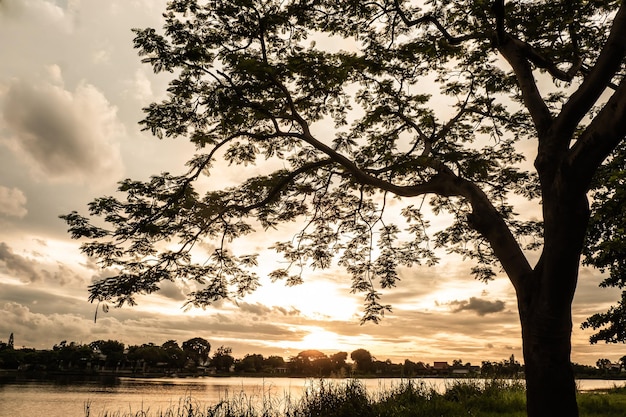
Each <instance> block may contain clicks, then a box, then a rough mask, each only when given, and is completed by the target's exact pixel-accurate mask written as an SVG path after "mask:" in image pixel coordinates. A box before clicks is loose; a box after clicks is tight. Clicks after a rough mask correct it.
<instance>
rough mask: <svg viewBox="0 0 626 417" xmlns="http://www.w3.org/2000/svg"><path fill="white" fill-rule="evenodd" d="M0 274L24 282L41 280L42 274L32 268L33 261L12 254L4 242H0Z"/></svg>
mask: <svg viewBox="0 0 626 417" xmlns="http://www.w3.org/2000/svg"><path fill="white" fill-rule="evenodd" d="M0 272H5V273H6V274H8V275H10V276H12V277H13V278H17V279H19V280H20V281H24V282H39V281H41V280H42V274H41V272H40V271H38V270H37V269H36V268H34V267H33V261H32V260H30V259H28V258H24V257H22V256H20V255H18V254H16V253H14V252H13V250H12V249H11V248H10V247H9V246H8V245H7V244H6V243H5V242H0Z"/></svg>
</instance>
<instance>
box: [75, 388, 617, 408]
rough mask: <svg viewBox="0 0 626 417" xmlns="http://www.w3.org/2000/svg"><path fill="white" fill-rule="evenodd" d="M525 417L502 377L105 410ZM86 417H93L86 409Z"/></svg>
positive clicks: (603, 403) (605, 396)
mask: <svg viewBox="0 0 626 417" xmlns="http://www.w3.org/2000/svg"><path fill="white" fill-rule="evenodd" d="M578 401H579V404H580V412H581V416H583V417H585V416H588V417H592V416H597V417H618V416H620V417H621V416H623V415H624V412H625V411H626V392H625V389H624V388H616V389H614V390H609V391H608V392H604V393H582V394H578ZM525 415H526V398H525V389H524V384H523V383H521V382H515V381H513V382H505V381H503V380H497V379H496V380H488V381H472V380H467V381H462V382H453V383H451V384H450V385H449V386H448V387H447V389H446V390H445V392H437V391H435V390H433V389H432V388H429V387H428V386H427V385H425V384H423V383H418V382H415V381H412V380H404V381H403V382H402V383H400V384H398V385H397V386H395V387H393V388H391V389H389V390H387V391H383V392H380V393H375V394H372V393H368V392H367V391H366V390H365V388H364V386H363V385H362V384H361V383H360V382H359V381H356V380H349V381H348V382H346V383H345V384H336V383H333V382H327V381H320V382H319V383H317V384H315V385H312V386H311V387H310V389H307V391H306V392H305V393H304V395H303V396H302V397H301V398H300V399H298V400H292V399H291V398H289V397H287V398H284V399H279V398H275V397H270V398H262V399H258V398H250V397H248V396H247V395H246V394H245V393H240V394H239V395H238V396H235V397H233V398H228V399H225V400H224V401H221V402H219V403H218V404H211V405H203V404H201V403H200V402H199V401H195V400H194V399H192V398H186V399H184V401H181V403H180V404H178V406H176V407H173V408H170V409H168V410H161V411H156V412H153V413H150V412H147V411H144V410H140V411H136V412H132V411H130V412H114V411H111V412H105V413H104V414H103V415H102V417H139V416H141V417H314V416H315V417H317V416H323V417H355V416H359V417H405V416H406V417H433V416H438V417H439V416H440V417H461V416H463V417H468V416H470V417H471V416H476V417H522V416H525ZM85 417H94V416H91V413H90V410H86V412H85Z"/></svg>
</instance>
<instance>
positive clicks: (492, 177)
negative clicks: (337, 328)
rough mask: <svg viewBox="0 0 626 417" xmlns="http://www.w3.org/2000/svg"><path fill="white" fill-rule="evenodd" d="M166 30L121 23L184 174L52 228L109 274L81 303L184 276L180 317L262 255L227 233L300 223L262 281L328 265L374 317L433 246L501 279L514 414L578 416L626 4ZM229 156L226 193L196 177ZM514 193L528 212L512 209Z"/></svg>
mask: <svg viewBox="0 0 626 417" xmlns="http://www.w3.org/2000/svg"><path fill="white" fill-rule="evenodd" d="M164 22H165V24H164V28H163V31H162V32H157V31H156V30H155V29H152V28H146V29H136V30H135V39H134V42H135V47H136V48H137V49H138V51H139V54H140V55H141V56H142V57H143V62H145V63H147V64H149V65H151V66H152V68H153V69H154V71H155V72H165V71H167V72H170V73H172V81H171V82H170V85H169V88H168V95H167V97H166V98H165V99H164V100H163V101H162V102H160V103H152V104H150V105H149V106H148V107H147V108H146V109H144V110H145V118H144V119H143V120H142V121H141V124H142V125H143V128H144V129H145V130H149V131H151V132H152V133H153V134H155V135H156V136H157V137H159V138H164V137H179V136H180V137H185V138H187V139H189V140H190V141H191V142H192V143H194V144H195V145H196V147H197V151H198V153H197V155H195V156H194V157H193V158H192V159H191V160H190V161H189V162H188V167H189V168H188V171H187V172H186V173H183V174H180V175H172V174H170V173H162V174H160V175H154V176H152V177H151V178H150V179H149V180H147V181H137V180H131V179H126V180H124V181H122V182H121V183H120V185H119V191H120V195H121V196H123V198H122V197H120V198H117V197H112V196H107V197H102V198H97V199H96V200H94V201H93V202H92V203H90V205H89V212H90V217H91V218H88V217H84V216H82V215H80V214H78V213H77V212H72V213H70V214H67V215H65V216H62V217H63V218H64V219H65V220H66V222H67V223H68V224H69V231H70V233H71V234H72V236H73V237H75V238H86V239H88V241H87V242H85V243H83V245H82V250H83V251H84V252H85V253H86V254H87V255H89V256H92V257H95V258H96V259H97V260H98V262H100V264H101V265H102V266H103V267H105V268H108V272H109V276H108V277H106V278H104V279H102V280H100V281H97V282H95V283H94V284H92V285H91V286H90V288H89V290H90V297H89V299H90V300H91V301H92V302H98V303H103V306H104V307H106V306H108V304H109V303H113V304H114V305H116V306H118V307H121V306H123V305H124V304H129V305H133V304H135V303H136V296H137V295H138V294H150V293H153V292H155V291H158V290H159V289H160V286H161V284H162V283H163V282H167V281H184V285H186V286H191V288H192V289H191V291H190V293H189V294H188V303H187V305H188V306H194V307H206V306H207V305H210V304H212V303H214V302H215V301H218V300H221V299H237V298H240V297H243V296H245V295H246V294H249V293H250V292H252V291H254V290H255V289H256V288H257V287H258V286H259V285H260V278H259V276H258V275H257V273H256V270H255V267H256V266H257V264H258V254H257V253H240V252H239V251H238V250H237V248H238V246H237V242H236V240H237V239H244V238H246V237H247V236H248V235H250V234H252V233H255V232H256V231H257V230H268V229H274V228H282V227H284V229H283V231H287V230H289V228H288V227H286V226H285V225H286V224H288V223H290V222H297V223H298V224H299V225H301V228H299V231H297V232H295V234H291V237H288V238H286V240H283V241H279V242H276V243H274V244H273V246H272V248H273V249H275V250H276V251H277V252H278V253H279V254H281V255H282V256H283V258H284V259H285V261H286V262H285V263H283V264H279V266H278V268H277V269H275V270H274V271H272V272H270V273H269V277H270V278H271V279H273V280H284V281H285V282H286V283H287V284H288V285H294V284H299V283H301V282H302V281H303V280H304V278H306V274H307V272H308V271H310V270H312V269H321V268H329V267H331V265H334V264H337V265H339V266H341V267H343V268H345V270H346V271H347V273H348V274H349V275H350V276H351V280H352V285H351V288H352V291H353V292H355V293H360V294H362V295H363V300H364V301H363V302H364V314H363V316H362V321H364V322H365V321H373V322H378V321H379V320H380V319H381V317H382V316H383V315H384V314H385V313H386V312H388V311H390V308H391V307H390V306H389V305H386V304H384V303H383V302H382V300H381V295H382V292H383V291H384V290H386V289H388V288H391V287H394V286H395V285H396V284H397V283H398V281H399V273H398V270H399V268H401V267H411V266H415V265H433V264H434V263H436V262H437V261H438V256H439V253H440V252H441V251H444V250H445V251H446V252H448V253H455V254H458V255H460V256H462V257H463V258H464V259H469V260H471V261H472V263H471V264H472V267H471V273H472V274H473V275H475V276H476V278H478V279H480V280H483V281H488V280H491V279H493V278H494V277H495V276H496V275H497V271H498V269H497V268H498V267H502V269H503V271H504V272H505V273H506V275H507V276H508V278H509V279H510V281H511V283H512V285H513V287H514V288H515V291H516V296H517V300H518V307H519V312H520V319H521V325H522V334H523V343H524V352H525V361H526V371H527V372H526V375H527V382H528V384H527V387H528V393H529V394H528V395H529V396H528V398H529V401H528V404H529V414H530V415H532V416H535V415H545V414H546V413H548V414H549V413H550V412H552V411H553V412H556V411H557V410H556V409H554V407H555V404H560V405H562V406H563V407H564V408H563V409H562V410H558V411H559V412H561V413H562V414H563V415H572V416H574V415H577V409H576V398H575V384H574V379H573V373H572V369H571V364H570V350H571V340H570V339H571V328H572V320H571V305H572V300H573V296H574V293H575V291H576V286H577V282H578V270H579V266H580V256H581V253H582V251H583V247H584V244H585V233H586V230H587V223H588V220H589V206H588V200H587V193H588V191H589V189H590V187H591V186H592V185H593V178H594V176H595V175H596V171H597V170H598V168H599V167H600V166H601V165H602V164H603V163H604V161H605V160H607V158H608V159H610V156H611V155H612V153H613V152H614V150H615V149H616V148H617V147H618V146H619V145H620V143H621V142H623V141H624V138H625V137H626V124H624V123H623V120H624V119H626V77H624V75H625V71H624V62H625V59H626V41H624V39H626V5H624V3H623V2H618V1H615V0H602V1H591V2H587V1H545V0H539V1H532V2H527V1H505V0H491V1H485V0H478V1H476V0H471V1H470V0H463V1H455V2H451V1H448V0H443V1H439V0H437V1H427V2H422V3H420V2H412V1H409V0H376V1H372V2H360V1H355V0H350V1H345V2H343V1H342V2H337V1H329V0H292V1H289V0H287V1H283V0H224V1H219V2H215V1H209V2H199V1H195V0H171V1H170V2H169V3H168V5H167V10H166V13H165V14H164ZM337 45H341V46H339V47H337ZM341 47H345V48H344V49H341ZM605 92H606V94H603V93H605ZM527 140H532V142H530V143H531V144H532V145H533V146H534V149H533V150H532V151H529V150H528V149H525V148H527V146H525V144H526V143H527V142H526V141H527ZM526 156H533V157H534V161H533V162H534V163H533V168H534V169H533V170H530V164H528V163H527V162H526V161H525V158H526ZM227 165H228V166H236V167H238V168H237V169H236V170H230V171H228V172H233V173H234V174H237V175H233V177H237V178H236V179H237V180H238V181H239V183H238V184H237V185H235V186H232V187H226V188H223V189H217V188H216V186H218V182H215V181H211V178H209V181H208V182H207V181H205V178H206V176H210V175H215V173H216V172H223V170H224V169H226V166H227ZM250 165H253V166H254V169H246V167H247V166H250ZM243 178H245V179H243ZM610 192H611V191H610ZM523 199H530V200H533V201H534V202H535V203H536V205H537V207H539V205H540V206H541V211H542V216H543V217H542V218H541V219H539V220H537V219H533V218H530V219H529V218H525V217H523V216H519V215H518V214H517V213H516V212H515V210H514V206H513V203H517V202H520V201H522V200H523ZM430 214H434V215H440V214H443V215H444V216H445V219H446V220H447V223H446V224H447V226H438V227H436V228H432V227H430V224H429V222H428V220H427V216H428V215H430ZM95 218H101V219H102V220H104V221H103V222H101V221H99V220H96V219H95ZM600 238H601V239H602V240H605V239H610V238H611V236H608V235H606V234H603V233H600ZM201 248H205V249H206V248H208V249H209V250H208V253H203V251H202V250H200V249H201ZM536 249H540V250H541V253H540V255H539V256H538V257H537V258H538V259H539V260H538V261H537V263H536V264H535V265H534V266H531V265H530V262H529V258H530V257H529V256H528V251H529V250H536ZM597 253H598V252H597V251H596V252H594V253H592V255H591V256H592V257H596V259H598V258H597V256H596V255H597ZM107 308H108V307H107ZM622 309H623V306H621V307H618V309H617V310H615V309H614V310H611V311H609V313H608V314H609V316H606V317H605V316H599V317H596V318H597V319H598V320H595V319H594V320H595V321H594V320H590V322H589V324H590V326H591V327H594V326H595V325H596V324H598V323H600V325H602V323H609V322H612V321H616V320H617V319H618V318H619V315H620V313H621V312H622V311H621V310H622ZM622 327H623V326H622ZM622 330H623V329H621V327H619V326H617V327H615V328H609V330H608V331H609V334H607V335H602V336H601V337H605V336H606V337H608V338H612V337H613V335H615V334H617V337H618V338H620V337H622V335H621V333H620V332H621V331H622ZM555 336H558V337H555ZM529 339H533V340H529ZM555 398H557V399H555Z"/></svg>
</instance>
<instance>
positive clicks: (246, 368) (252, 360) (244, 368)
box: [235, 353, 264, 372]
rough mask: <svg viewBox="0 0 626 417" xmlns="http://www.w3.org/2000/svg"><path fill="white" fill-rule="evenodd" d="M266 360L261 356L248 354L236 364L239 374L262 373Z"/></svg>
mask: <svg viewBox="0 0 626 417" xmlns="http://www.w3.org/2000/svg"><path fill="white" fill-rule="evenodd" d="M263 364H264V358H263V355H261V354H256V353H255V354H248V355H246V356H244V357H243V359H241V360H240V361H238V362H237V363H235V371H237V372H261V371H262V370H263Z"/></svg>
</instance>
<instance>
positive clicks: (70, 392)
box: [0, 377, 624, 417]
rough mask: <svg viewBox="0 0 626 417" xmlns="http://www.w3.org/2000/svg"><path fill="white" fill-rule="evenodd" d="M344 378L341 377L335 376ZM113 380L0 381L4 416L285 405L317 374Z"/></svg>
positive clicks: (75, 416)
mask: <svg viewBox="0 0 626 417" xmlns="http://www.w3.org/2000/svg"><path fill="white" fill-rule="evenodd" d="M332 381H334V383H342V382H343V380H332ZM362 381H363V383H364V384H365V386H366V388H367V390H368V392H369V393H370V394H375V393H376V392H380V391H381V390H386V389H389V388H391V387H393V386H394V385H397V384H399V383H400V381H401V380H400V379H364V380H362ZM417 381H419V382H423V383H424V384H426V386H427V387H432V388H434V389H436V390H438V391H442V390H444V389H445V387H446V385H449V384H450V383H451V381H452V380H450V379H438V378H429V379H419V380H417ZM110 382H111V383H109V384H107V383H102V382H84V381H81V382H72V381H69V382H68V381H65V382H64V383H58V382H56V383H55V382H49V381H21V382H11V383H6V384H0V417H37V416H46V417H85V415H86V410H85V408H86V407H89V411H90V412H89V414H90V416H92V417H97V416H100V415H103V414H104V411H107V412H109V414H110V413H115V412H120V413H128V412H132V413H133V415H134V413H136V412H137V411H141V410H144V411H148V412H150V413H156V412H158V411H165V410H167V409H169V408H174V409H177V408H178V407H179V404H180V402H181V401H184V400H185V398H192V399H193V403H194V404H196V405H201V406H211V405H213V404H216V403H218V402H220V401H221V400H225V399H230V400H235V401H246V402H250V403H253V404H262V403H263V401H266V402H267V401H271V402H272V408H273V409H276V408H278V409H283V408H284V406H285V403H286V402H287V401H292V402H295V401H297V400H298V399H299V398H300V397H301V396H302V395H303V393H304V391H305V390H306V389H307V388H310V387H311V386H312V384H315V383H316V381H315V380H311V379H304V378H267V379H263V378H245V377H230V378H218V377H206V378H162V379H161V378H159V379H136V378H119V379H116V380H111V381H110ZM616 385H617V386H623V385H624V381H613V380H597V379H588V380H579V381H578V387H579V389H580V390H583V391H587V390H594V389H603V388H611V387H613V386H616Z"/></svg>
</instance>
